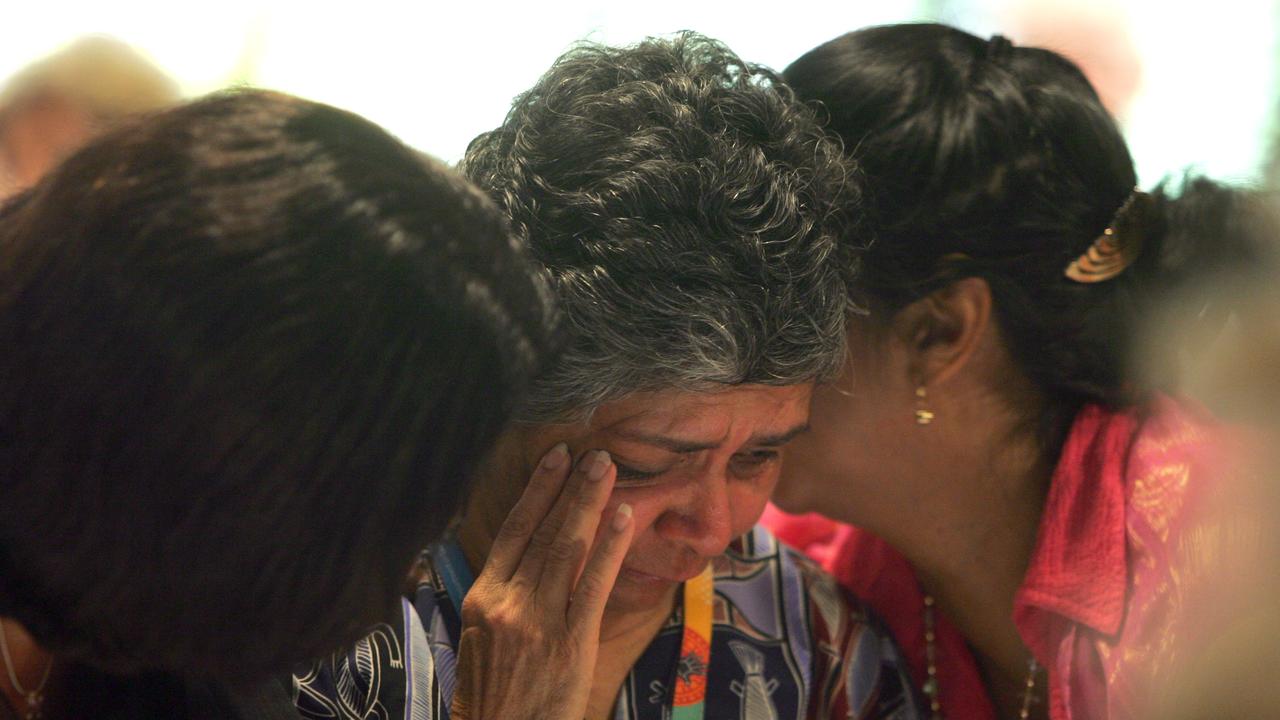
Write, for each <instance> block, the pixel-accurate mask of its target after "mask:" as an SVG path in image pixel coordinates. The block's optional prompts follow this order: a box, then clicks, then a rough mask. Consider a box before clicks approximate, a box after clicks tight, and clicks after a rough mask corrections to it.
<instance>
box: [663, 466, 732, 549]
mask: <svg viewBox="0 0 1280 720" xmlns="http://www.w3.org/2000/svg"><path fill="white" fill-rule="evenodd" d="M672 500H673V501H674V502H673V503H672V505H671V506H670V507H669V509H668V510H667V511H666V512H664V513H663V514H662V515H661V516H659V518H658V521H657V522H656V523H655V529H656V530H657V531H658V534H659V535H661V536H662V537H664V538H666V539H668V540H671V541H674V542H676V543H679V544H680V545H683V546H685V547H686V548H688V549H689V550H691V551H693V552H694V553H696V554H697V555H699V556H701V557H704V558H711V557H715V556H716V555H719V554H720V553H722V552H724V550H725V548H727V547H728V546H729V542H730V541H731V540H733V519H732V513H731V511H730V507H729V488H728V484H727V483H726V482H725V478H724V477H723V476H719V477H704V478H699V479H697V480H694V481H692V482H689V483H687V484H686V486H685V487H684V488H682V489H681V491H680V492H678V495H676V496H675V497H673V498H672Z"/></svg>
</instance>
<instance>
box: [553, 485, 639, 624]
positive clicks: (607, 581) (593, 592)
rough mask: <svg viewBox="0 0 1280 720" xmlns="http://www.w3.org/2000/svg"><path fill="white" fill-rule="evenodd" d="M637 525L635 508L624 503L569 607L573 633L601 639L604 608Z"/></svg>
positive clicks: (580, 581)
mask: <svg viewBox="0 0 1280 720" xmlns="http://www.w3.org/2000/svg"><path fill="white" fill-rule="evenodd" d="M634 530H635V523H634V522H633V521H632V518H631V506H630V505H627V504H626V503H623V504H621V505H619V506H618V509H617V510H615V511H614V513H613V517H611V518H610V519H609V527H607V528H606V529H605V531H604V533H603V534H602V537H601V539H600V542H599V543H598V544H597V545H596V548H595V550H594V551H593V552H592V553H591V557H590V558H589V559H588V560H587V564H586V567H584V568H583V569H582V576H581V577H579V578H578V584H577V587H575V588H574V590H573V602H572V604H570V606H569V617H568V622H569V629H570V632H572V633H580V634H579V635H578V636H579V637H583V638H593V639H594V638H597V637H599V632H600V620H601V617H602V616H603V615H604V606H605V604H606V603H607V602H608V600H609V593H611V592H613V584H614V582H616V581H617V579H618V572H619V570H621V568H622V560H623V558H624V557H626V554H627V549H628V548H630V547H631V535H632V532H633V531H634Z"/></svg>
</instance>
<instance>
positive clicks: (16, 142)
mask: <svg viewBox="0 0 1280 720" xmlns="http://www.w3.org/2000/svg"><path fill="white" fill-rule="evenodd" d="M179 97H180V95H179V91H178V85H177V83H175V82H174V81H173V80H172V79H170V78H169V77H168V76H167V75H165V73H164V72H163V71H161V70H160V69H159V68H158V67H156V66H155V65H154V64H152V63H151V62H150V61H149V60H147V59H146V58H144V57H143V56H142V55H141V54H140V53H139V52H138V51H137V50H134V49H133V48H131V47H129V46H128V45H126V44H125V43H123V42H121V41H119V40H116V39H114V38H110V37H102V36H90V37H85V38H81V39H79V40H77V41H75V42H73V43H71V44H70V45H69V46H67V47H66V48H63V49H62V50H59V51H58V52H55V53H54V54H52V55H50V56H48V57H46V58H43V59H41V60H39V61H37V62H35V63H33V64H31V65H30V66H28V67H26V68H24V69H22V70H20V71H18V72H17V73H15V74H14V75H13V76H12V77H11V78H9V79H8V80H7V81H6V82H5V84H4V86H3V89H0V198H3V197H4V196H6V195H9V194H11V193H13V192H16V191H18V190H21V189H23V188H26V187H30V186H31V185H33V184H35V182H36V181H37V180H39V179H40V177H41V176H42V175H44V174H45V173H46V172H48V171H49V169H50V168H52V167H53V166H55V165H57V164H58V163H59V162H61V161H62V159H63V158H64V157H66V156H67V155H69V154H71V152H72V151H74V150H75V149H76V148H78V147H80V146H81V145H82V144H84V143H85V141H87V140H88V139H89V138H91V137H93V136H94V135H96V134H98V133H100V132H102V131H103V130H106V129H108V128H110V127H113V126H114V125H116V124H118V123H119V122H121V121H122V120H124V119H126V118H129V117H131V116H133V115H137V114H139V113H145V112H151V111H154V110H158V109H160V108H163V107H166V106H168V105H171V104H173V103H174V102H177V101H178V99H179Z"/></svg>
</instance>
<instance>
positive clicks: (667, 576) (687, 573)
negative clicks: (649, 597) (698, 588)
mask: <svg viewBox="0 0 1280 720" xmlns="http://www.w3.org/2000/svg"><path fill="white" fill-rule="evenodd" d="M705 567H706V564H705V563H703V564H702V565H698V566H697V567H693V568H687V569H682V570H678V571H676V572H669V571H668V572H665V573H662V574H661V575H658V574H654V573H648V572H644V571H643V570H636V569H634V568H629V567H625V566H624V567H623V568H622V571H623V572H624V573H626V574H627V575H629V576H630V577H632V578H633V579H636V580H639V581H641V582H666V583H682V582H685V581H687V580H692V579H693V578H696V577H698V575H700V574H702V570H703V568H705Z"/></svg>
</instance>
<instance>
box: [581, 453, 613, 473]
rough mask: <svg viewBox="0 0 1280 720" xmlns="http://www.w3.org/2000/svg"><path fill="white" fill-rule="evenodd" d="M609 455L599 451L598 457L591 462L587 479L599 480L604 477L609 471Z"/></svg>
mask: <svg viewBox="0 0 1280 720" xmlns="http://www.w3.org/2000/svg"><path fill="white" fill-rule="evenodd" d="M610 462H611V459H610V458H609V453H607V452H605V451H604V450H597V451H596V456H595V457H594V458H592V460H591V467H590V468H589V469H588V470H587V477H588V478H590V479H591V480H599V479H600V478H602V477H604V474H605V472H606V471H607V470H608V469H609V463H610Z"/></svg>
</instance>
